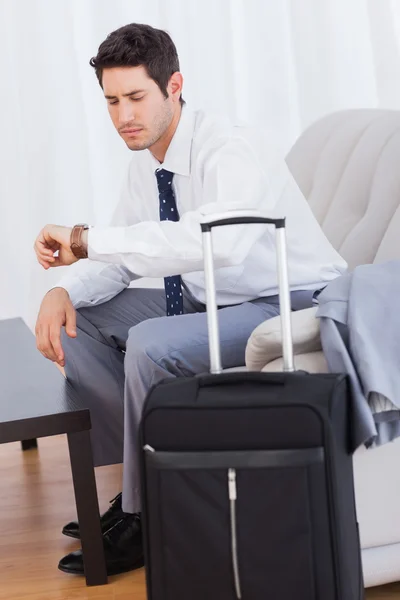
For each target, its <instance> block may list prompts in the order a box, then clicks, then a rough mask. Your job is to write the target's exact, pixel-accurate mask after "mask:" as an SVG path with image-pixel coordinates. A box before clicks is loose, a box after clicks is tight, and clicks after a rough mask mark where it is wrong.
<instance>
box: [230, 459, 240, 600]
mask: <svg viewBox="0 0 400 600" xmlns="http://www.w3.org/2000/svg"><path fill="white" fill-rule="evenodd" d="M228 490H229V500H230V516H231V545H232V566H233V577H234V580H235V590H236V597H237V598H239V600H240V598H241V597H242V592H241V589H240V577H239V561H238V548H237V527H236V499H237V488H236V469H229V470H228Z"/></svg>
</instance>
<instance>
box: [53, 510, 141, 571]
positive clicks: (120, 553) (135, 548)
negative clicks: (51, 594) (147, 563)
mask: <svg viewBox="0 0 400 600" xmlns="http://www.w3.org/2000/svg"><path fill="white" fill-rule="evenodd" d="M103 543H104V553H105V557H106V567H107V574H108V575H117V574H118V573H125V572H126V571H133V569H139V568H140V567H143V565H144V558H143V544H142V526H141V520H140V514H138V513H135V514H128V513H124V514H123V516H122V518H121V519H120V520H119V521H117V523H115V524H114V525H113V526H112V527H111V528H110V529H109V530H108V531H106V532H105V533H104V535H103ZM58 568H59V569H60V571H64V573H72V574H74V575H84V569H83V554H82V550H78V551H77V552H71V554H68V555H67V556H64V558H62V559H61V560H60V562H59V564H58Z"/></svg>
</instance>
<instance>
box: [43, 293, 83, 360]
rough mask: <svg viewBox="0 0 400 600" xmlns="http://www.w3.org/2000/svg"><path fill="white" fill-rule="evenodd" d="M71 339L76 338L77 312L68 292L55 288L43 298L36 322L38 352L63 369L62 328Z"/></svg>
mask: <svg viewBox="0 0 400 600" xmlns="http://www.w3.org/2000/svg"><path fill="white" fill-rule="evenodd" d="M63 325H65V331H66V333H67V335H69V337H71V338H74V337H76V312H75V309H74V307H73V305H72V302H71V300H70V297H69V294H68V292H67V290H65V289H64V288H53V289H52V290H50V292H48V293H47V294H46V295H45V297H44V298H43V301H42V304H41V306H40V310H39V315H38V318H37V321H36V328H35V333H36V345H37V348H38V350H39V351H40V352H41V353H42V354H43V356H45V357H46V358H48V359H49V360H52V361H53V362H56V363H58V364H59V365H60V366H61V367H63V366H64V365H65V356H64V351H63V349H62V346H61V327H62V326H63Z"/></svg>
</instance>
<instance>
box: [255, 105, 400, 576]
mask: <svg viewBox="0 0 400 600" xmlns="http://www.w3.org/2000/svg"><path fill="white" fill-rule="evenodd" d="M287 163H288V165H289V168H290V170H291V171H292V173H293V175H294V177H295V179H296V180H297V182H298V185H299V187H300V188H301V190H302V192H303V193H304V195H305V196H306V198H307V199H308V201H309V203H310V206H311V208H312V210H313V212H314V214H315V215H316V217H317V219H318V221H319V223H320V224H321V226H322V228H323V230H324V232H325V233H326V235H327V237H328V238H329V240H330V241H331V242H332V244H333V245H334V246H335V248H337V249H338V250H339V252H340V253H341V254H342V255H343V256H344V258H345V259H346V260H347V261H348V262H349V266H350V268H353V267H355V266H357V265H359V264H365V263H371V262H382V261H385V260H389V259H393V258H396V259H399V258H400V239H399V238H400V207H399V206H400V111H389V110H350V111H344V112H339V113H334V114H332V115H329V116H328V117H325V118H324V119H322V120H320V121H319V122H317V123H315V124H314V125H313V126H311V127H310V128H309V129H308V130H307V131H306V132H305V133H304V134H303V135H302V136H301V137H300V139H299V140H298V141H297V142H296V144H295V145H294V147H293V148H292V150H291V151H290V153H289V155H288V157H287ZM315 310H316V309H314V308H312V309H308V310H304V311H299V312H297V313H293V335H294V344H295V354H296V368H300V369H305V370H308V371H311V372H318V371H320V372H322V371H326V370H327V365H326V362H325V359H324V356H323V354H322V352H321V344H320V337H319V322H318V319H316V318H315ZM280 342H281V336H280V323H279V317H278V318H275V319H272V320H271V321H268V322H265V323H263V324H262V325H260V326H259V327H257V329H256V330H255V331H254V332H253V334H252V336H251V337H250V339H249V342H248V345H247V350H246V366H247V367H248V368H249V369H251V370H262V371H275V370H281V369H282V359H281V343H280ZM354 471H355V486H356V501H357V513H358V520H359V523H360V533H361V546H362V559H363V567H364V578H365V585H366V587H370V586H374V585H380V584H384V583H389V582H392V581H399V580H400V439H399V440H396V441H395V442H392V443H390V444H386V445H384V446H382V447H380V448H374V449H371V450H366V449H365V448H364V447H360V448H359V449H358V450H357V451H356V453H355V455H354Z"/></svg>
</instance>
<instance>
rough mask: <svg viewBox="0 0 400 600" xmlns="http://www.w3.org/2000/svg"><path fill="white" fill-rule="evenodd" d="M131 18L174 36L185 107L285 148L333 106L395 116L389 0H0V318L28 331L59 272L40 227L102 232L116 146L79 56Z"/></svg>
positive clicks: (397, 58) (395, 22)
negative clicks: (265, 135) (41, 254)
mask: <svg viewBox="0 0 400 600" xmlns="http://www.w3.org/2000/svg"><path fill="white" fill-rule="evenodd" d="M130 22H141V23H148V24H150V25H153V26H155V27H159V28H163V29H166V30H167V31H168V32H169V33H170V34H171V36H172V38H173V39H174V41H175V43H176V45H177V48H178V52H179V55H180V60H181V70H182V72H183V74H184V77H185V84H184V97H185V99H186V101H187V102H188V105H189V106H191V107H192V108H204V109H209V110H213V111H220V112H221V111H223V112H227V113H229V114H230V115H231V116H232V117H235V118H240V119H243V120H248V121H250V122H252V123H257V124H259V125H260V127H265V128H266V130H267V131H268V132H269V137H270V140H271V144H272V145H273V146H275V147H276V150H277V152H282V153H285V152H286V151H287V150H288V149H289V148H290V146H291V144H292V143H293V142H294V141H295V139H296V137H297V136H298V135H299V133H300V132H301V131H302V130H303V129H304V128H305V127H307V125H309V124H310V123H311V122H313V121H315V120H316V119H318V118H319V117H321V116H323V115H325V114H327V113H330V112H332V111H335V110H339V109H345V108H356V107H384V108H399V107H400V55H399V43H400V2H399V0H112V1H111V0H0V81H1V90H0V209H1V219H0V286H1V289H0V318H7V317H14V316H22V317H23V318H24V319H25V320H26V322H27V323H28V324H29V325H30V326H31V327H33V326H34V323H35V320H36V315H37V311H38V308H39V305H40V301H41V299H42V296H43V294H44V293H45V291H46V290H47V289H48V288H49V287H51V285H54V284H55V283H56V281H57V280H58V278H59V277H60V276H61V270H60V269H59V270H57V269H53V270H49V271H44V270H43V269H42V268H41V267H40V266H39V265H38V264H37V263H36V261H35V257H34V254H33V250H32V245H33V242H34V239H35V236H36V234H37V233H38V232H39V230H40V228H41V227H42V226H43V225H44V224H45V223H58V224H64V225H69V226H71V225H73V224H74V223H76V222H79V221H89V222H90V223H105V222H107V219H108V218H109V216H110V213H111V211H112V209H113V207H114V205H115V203H116V201H117V200H118V196H119V191H120V188H121V182H122V178H123V175H124V172H125V170H126V167H127V163H128V161H129V159H130V157H131V154H130V152H129V150H127V149H126V147H125V145H124V143H123V142H122V140H121V139H120V138H119V136H118V135H117V134H116V133H115V131H114V130H113V128H112V125H111V122H110V121H109V117H108V114H107V109H106V105H105V101H104V99H103V97H102V93H101V89H100V87H99V85H98V83H97V80H96V77H95V75H94V72H93V69H92V68H91V67H90V66H89V64H88V61H89V59H90V58H91V57H92V56H93V55H95V54H96V52H97V48H98V46H99V44H100V43H101V42H102V41H103V39H104V38H105V36H106V35H107V34H108V33H109V32H111V31H112V30H114V29H116V28H117V27H119V26H121V25H124V24H126V23H130Z"/></svg>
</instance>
